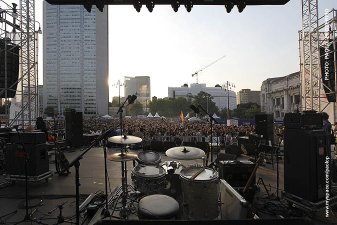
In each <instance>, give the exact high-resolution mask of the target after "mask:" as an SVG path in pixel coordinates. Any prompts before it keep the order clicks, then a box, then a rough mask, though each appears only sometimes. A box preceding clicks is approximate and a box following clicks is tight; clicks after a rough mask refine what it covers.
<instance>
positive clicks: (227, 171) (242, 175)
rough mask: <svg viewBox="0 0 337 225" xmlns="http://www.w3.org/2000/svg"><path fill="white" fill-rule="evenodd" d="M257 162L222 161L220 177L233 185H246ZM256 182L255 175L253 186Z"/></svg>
mask: <svg viewBox="0 0 337 225" xmlns="http://www.w3.org/2000/svg"><path fill="white" fill-rule="evenodd" d="M254 167H255V163H253V162H251V161H235V160H228V161H220V162H219V178H220V179H224V180H225V181H226V182H227V183H229V184H230V185H231V186H232V187H245V186H246V183H247V181H248V179H249V177H250V175H251V174H252V172H253V170H254ZM254 184H255V176H254V178H253V182H252V183H251V186H252V185H254Z"/></svg>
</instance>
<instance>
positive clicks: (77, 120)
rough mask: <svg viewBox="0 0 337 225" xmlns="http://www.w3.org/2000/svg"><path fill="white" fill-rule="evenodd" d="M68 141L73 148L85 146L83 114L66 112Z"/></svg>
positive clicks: (73, 111) (71, 111) (72, 111)
mask: <svg viewBox="0 0 337 225" xmlns="http://www.w3.org/2000/svg"><path fill="white" fill-rule="evenodd" d="M66 141H67V143H68V144H69V145H70V146H72V147H80V146H82V145H83V115H82V112H76V111H75V110H69V111H67V112H66Z"/></svg>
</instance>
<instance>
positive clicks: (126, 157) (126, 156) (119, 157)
mask: <svg viewBox="0 0 337 225" xmlns="http://www.w3.org/2000/svg"><path fill="white" fill-rule="evenodd" d="M107 159H108V160H110V161H115V162H125V161H133V160H136V159H137V154H135V153H130V152H128V153H120V152H118V153H114V154H111V155H109V156H108V157H107Z"/></svg>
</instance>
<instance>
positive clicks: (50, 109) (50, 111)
mask: <svg viewBox="0 0 337 225" xmlns="http://www.w3.org/2000/svg"><path fill="white" fill-rule="evenodd" d="M44 114H46V115H47V116H50V117H54V115H55V109H54V107H52V106H47V107H46V108H45V109H44Z"/></svg>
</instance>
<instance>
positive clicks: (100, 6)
mask: <svg viewBox="0 0 337 225" xmlns="http://www.w3.org/2000/svg"><path fill="white" fill-rule="evenodd" d="M96 8H97V9H98V10H99V11H101V12H103V9H104V4H102V3H97V4H96Z"/></svg>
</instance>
